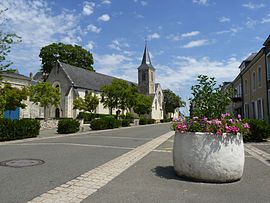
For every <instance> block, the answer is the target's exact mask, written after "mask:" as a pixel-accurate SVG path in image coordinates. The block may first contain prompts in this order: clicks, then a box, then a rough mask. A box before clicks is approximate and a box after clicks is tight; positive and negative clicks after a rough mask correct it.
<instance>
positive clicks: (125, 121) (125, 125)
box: [122, 119, 130, 127]
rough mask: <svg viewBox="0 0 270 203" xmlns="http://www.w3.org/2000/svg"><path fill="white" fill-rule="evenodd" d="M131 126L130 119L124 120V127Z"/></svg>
mask: <svg viewBox="0 0 270 203" xmlns="http://www.w3.org/2000/svg"><path fill="white" fill-rule="evenodd" d="M128 126H130V119H123V120H122V127H128Z"/></svg>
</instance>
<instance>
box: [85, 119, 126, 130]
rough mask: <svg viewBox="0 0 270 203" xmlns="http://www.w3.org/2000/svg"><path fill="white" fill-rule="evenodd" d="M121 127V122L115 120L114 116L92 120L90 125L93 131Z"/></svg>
mask: <svg viewBox="0 0 270 203" xmlns="http://www.w3.org/2000/svg"><path fill="white" fill-rule="evenodd" d="M121 125H122V122H121V120H117V119H115V117H114V116H105V117H103V118H99V119H95V120H92V121H91V123H90V128H91V129H92V130H104V129H113V128H119V127H120V126H121Z"/></svg>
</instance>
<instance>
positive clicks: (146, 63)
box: [138, 45, 155, 70]
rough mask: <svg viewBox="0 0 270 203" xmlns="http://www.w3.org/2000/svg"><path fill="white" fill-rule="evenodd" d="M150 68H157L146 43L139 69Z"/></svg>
mask: <svg viewBox="0 0 270 203" xmlns="http://www.w3.org/2000/svg"><path fill="white" fill-rule="evenodd" d="M148 68H150V69H153V70H155V68H154V67H153V66H152V63H151V59H150V54H149V51H148V48H147V45H145V47H144V52H143V58H142V63H141V65H140V67H139V68H138V69H148Z"/></svg>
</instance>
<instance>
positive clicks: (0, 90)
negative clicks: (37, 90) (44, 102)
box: [0, 84, 28, 118]
mask: <svg viewBox="0 0 270 203" xmlns="http://www.w3.org/2000/svg"><path fill="white" fill-rule="evenodd" d="M27 96H28V91H27V89H26V88H23V89H22V90H20V89H18V88H15V87H11V85H10V84H6V85H5V86H4V87H0V118H2V117H3V112H4V111H5V110H15V109H16V108H17V107H20V108H23V109H24V108H25V107H26V104H24V103H23V100H26V99H27Z"/></svg>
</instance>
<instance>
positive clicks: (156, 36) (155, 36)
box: [147, 32, 160, 40]
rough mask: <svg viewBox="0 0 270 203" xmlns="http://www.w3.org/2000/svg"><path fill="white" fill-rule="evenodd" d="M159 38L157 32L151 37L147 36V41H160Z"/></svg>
mask: <svg viewBox="0 0 270 203" xmlns="http://www.w3.org/2000/svg"><path fill="white" fill-rule="evenodd" d="M159 38H160V35H159V34H158V33H157V32H155V33H153V34H150V35H148V36H147V39H148V40H152V39H159Z"/></svg>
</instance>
